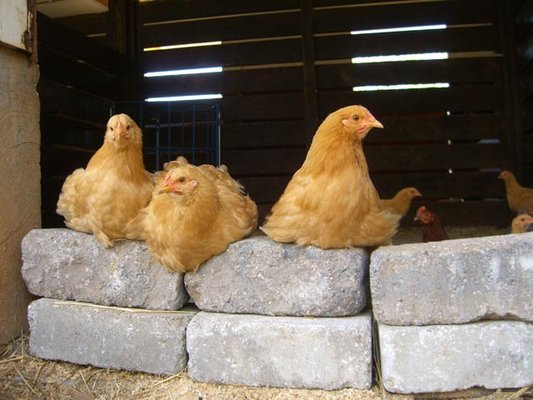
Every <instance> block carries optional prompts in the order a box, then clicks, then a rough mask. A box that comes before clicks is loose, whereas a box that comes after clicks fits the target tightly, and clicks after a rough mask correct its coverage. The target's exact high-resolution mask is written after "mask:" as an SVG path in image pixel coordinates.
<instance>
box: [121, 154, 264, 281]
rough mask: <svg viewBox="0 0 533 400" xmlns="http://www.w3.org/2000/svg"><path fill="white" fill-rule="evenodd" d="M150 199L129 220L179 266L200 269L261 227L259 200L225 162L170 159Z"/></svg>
mask: <svg viewBox="0 0 533 400" xmlns="http://www.w3.org/2000/svg"><path fill="white" fill-rule="evenodd" d="M165 168H166V169H167V168H168V172H166V173H164V178H163V179H160V178H157V180H158V182H159V183H158V184H157V186H156V189H155V190H154V195H153V198H152V201H151V202H150V204H149V205H148V206H147V207H145V208H144V209H143V210H141V212H140V213H139V215H138V216H137V217H136V218H135V219H134V220H132V221H131V222H130V223H129V224H128V238H130V239H143V240H146V243H147V244H148V247H149V248H150V251H151V253H152V254H153V255H154V257H155V258H156V259H157V260H158V261H159V262H160V263H161V264H162V265H164V266H166V267H167V268H170V269H172V270H174V271H177V272H189V271H196V270H197V269H198V268H199V267H200V265H201V264H202V263H203V262H204V261H206V260H208V259H209V258H210V257H212V256H214V255H216V254H219V253H222V252H223V251H224V250H226V248H227V247H228V245H229V244H230V243H232V242H234V241H237V240H239V239H242V238H243V237H245V236H247V235H248V234H250V233H251V232H252V231H253V230H254V229H255V228H256V227H257V206H256V204H255V203H254V202H253V201H252V199H251V198H250V197H249V196H247V195H244V194H243V193H242V187H241V186H240V185H239V183H238V182H236V181H235V180H234V179H233V178H231V176H230V175H229V173H228V171H227V169H226V167H225V166H221V167H219V168H215V167H214V166H211V165H202V166H199V167H197V166H194V165H191V164H188V163H187V161H186V160H185V159H184V158H181V159H178V160H177V161H176V162H171V163H167V165H165Z"/></svg>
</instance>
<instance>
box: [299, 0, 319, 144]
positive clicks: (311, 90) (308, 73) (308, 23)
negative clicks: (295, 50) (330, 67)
mask: <svg viewBox="0 0 533 400" xmlns="http://www.w3.org/2000/svg"><path fill="white" fill-rule="evenodd" d="M301 4H302V51H303V64H304V65H303V78H304V79H303V83H304V87H303V92H304V129H305V144H306V146H307V148H309V146H310V145H311V141H312V140H313V136H314V134H315V131H316V129H317V127H318V103H317V88H316V71H315V47H314V46H315V44H314V43H315V41H314V37H313V2H312V1H311V0H302V3H301Z"/></svg>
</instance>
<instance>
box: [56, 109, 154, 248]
mask: <svg viewBox="0 0 533 400" xmlns="http://www.w3.org/2000/svg"><path fill="white" fill-rule="evenodd" d="M152 190H153V181H152V176H151V174H150V173H149V172H148V171H146V170H145V169H144V162H143V156H142V132H141V129H140V128H139V127H138V126H137V124H136V123H135V121H133V120H132V119H131V118H130V117H129V116H128V115H126V114H117V115H114V116H112V117H111V118H110V119H109V121H108V122H107V130H106V133H105V136H104V143H103V145H102V147H100V149H98V151H96V153H95V154H94V155H93V156H92V158H91V159H90V160H89V163H88V164H87V167H86V168H85V169H83V168H79V169H77V170H75V171H74V172H73V173H72V174H71V175H69V176H68V177H67V179H66V180H65V182H64V184H63V187H62V190H61V193H60V195H59V200H58V202H57V213H58V214H60V215H62V216H63V217H64V218H65V224H66V225H67V226H68V227H69V228H71V229H74V230H77V231H81V232H86V233H92V234H94V235H95V237H96V240H98V242H99V243H100V244H101V245H102V246H104V247H111V246H113V241H114V240H117V239H123V238H125V232H124V228H125V226H126V224H127V222H128V221H130V220H131V219H132V218H134V217H135V216H136V215H137V213H138V212H139V210H140V209H142V208H143V207H145V206H146V205H147V204H148V202H149V201H150V198H151V196H152Z"/></svg>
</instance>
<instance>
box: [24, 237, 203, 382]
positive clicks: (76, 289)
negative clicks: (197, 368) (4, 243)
mask: <svg viewBox="0 0 533 400" xmlns="http://www.w3.org/2000/svg"><path fill="white" fill-rule="evenodd" d="M22 259H23V266H22V274H23V277H24V280H25V282H26V285H27V287H28V289H29V291H30V292H31V293H32V294H34V295H36V296H42V297H43V298H41V299H39V300H35V301H34V302H32V303H31V304H30V306H29V308H28V319H29V324H30V341H29V345H30V352H31V353H32V354H33V355H35V356H37V357H40V358H44V359H52V360H62V361H67V362H72V363H77V364H89V365H93V366H96V367H102V368H114V369H124V370H130V371H142V372H149V373H154V374H164V375H170V374H175V373H178V372H180V371H182V370H183V369H184V368H185V367H186V365H187V352H186V345H185V338H186V328H187V325H188V323H189V322H190V321H191V319H192V318H193V316H194V315H195V314H196V311H194V310H190V309H187V308H183V307H184V305H185V304H186V302H187V300H188V295H187V293H186V291H185V287H184V285H183V274H177V273H172V272H168V271H167V270H165V269H164V268H162V267H161V266H160V265H157V264H155V263H153V262H152V261H151V257H150V254H149V252H148V248H147V247H146V245H145V244H144V243H142V242H132V241H122V242H119V243H117V244H116V245H115V247H113V248H111V249H104V248H103V247H102V246H100V245H99V244H98V243H97V242H96V240H95V239H94V236H92V235H86V234H84V233H79V232H75V231H72V230H69V229H36V230H32V231H30V232H29V233H28V234H27V235H26V236H25V237H24V239H23V241H22Z"/></svg>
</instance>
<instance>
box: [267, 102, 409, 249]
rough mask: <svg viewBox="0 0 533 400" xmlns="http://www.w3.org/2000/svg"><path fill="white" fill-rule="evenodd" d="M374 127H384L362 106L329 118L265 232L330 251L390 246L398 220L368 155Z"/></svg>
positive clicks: (268, 222)
mask: <svg viewBox="0 0 533 400" xmlns="http://www.w3.org/2000/svg"><path fill="white" fill-rule="evenodd" d="M372 128H383V125H381V123H380V122H379V121H377V120H376V118H374V116H372V114H371V113H370V112H369V111H368V110H367V109H366V108H365V107H363V106H357V105H356V106H348V107H344V108H341V109H339V110H337V111H334V112H333V113H331V114H329V115H328V116H327V117H326V118H325V120H324V121H323V122H322V124H321V125H320V126H319V127H318V130H317V132H316V133H315V136H314V137H313V141H312V143H311V147H310V148H309V151H308V153H307V156H306V159H305V161H304V163H303V165H302V166H301V168H300V169H299V170H298V171H296V173H295V174H294V175H293V177H292V178H291V180H290V181H289V183H288V185H287V187H286V188H285V191H284V193H283V194H282V195H281V197H280V198H279V200H278V201H277V203H276V204H274V206H273V207H272V210H271V214H270V215H269V216H267V218H266V220H265V223H264V225H263V226H262V227H261V229H262V230H263V231H264V232H265V233H266V234H267V235H268V236H269V237H270V238H272V239H273V240H275V241H278V242H283V243H289V242H296V243H297V244H300V245H307V244H310V245H314V246H318V247H321V248H325V249H327V248H343V247H371V246H379V245H381V244H385V243H389V242H390V238H391V237H392V236H393V235H394V233H395V232H396V229H397V227H398V221H397V219H396V218H395V217H394V216H393V215H391V214H390V213H389V212H388V211H386V210H383V209H382V206H381V204H380V200H379V195H378V193H377V191H376V189H375V187H374V185H373V184H372V181H371V180H370V176H369V173H368V166H367V162H366V158H365V155H364V153H363V146H362V142H363V139H364V138H365V136H366V135H367V133H368V132H369V131H370V130H371V129H372Z"/></svg>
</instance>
